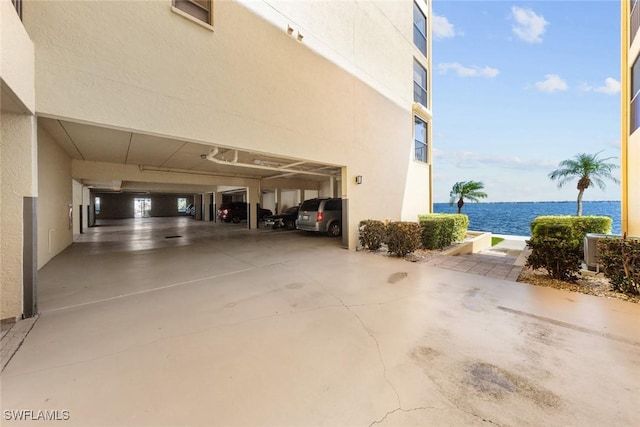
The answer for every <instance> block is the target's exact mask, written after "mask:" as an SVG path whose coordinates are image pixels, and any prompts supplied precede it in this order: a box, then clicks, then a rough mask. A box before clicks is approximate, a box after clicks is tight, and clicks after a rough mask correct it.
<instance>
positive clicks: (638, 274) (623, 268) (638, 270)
mask: <svg viewBox="0 0 640 427" xmlns="http://www.w3.org/2000/svg"><path fill="white" fill-rule="evenodd" d="M598 252H599V258H600V263H601V264H602V272H603V273H604V276H605V277H606V278H607V279H609V280H610V281H611V285H612V286H613V289H614V290H616V291H618V292H624V293H629V294H636V295H638V294H640V240H638V239H622V238H612V239H600V240H599V241H598Z"/></svg>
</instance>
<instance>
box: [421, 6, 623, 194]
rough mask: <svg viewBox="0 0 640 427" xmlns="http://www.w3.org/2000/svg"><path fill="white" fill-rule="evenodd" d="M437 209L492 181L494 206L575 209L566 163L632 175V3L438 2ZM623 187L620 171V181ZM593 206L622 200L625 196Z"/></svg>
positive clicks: (615, 188)
mask: <svg viewBox="0 0 640 427" xmlns="http://www.w3.org/2000/svg"><path fill="white" fill-rule="evenodd" d="M432 13H433V16H432V30H433V40H432V48H433V52H432V54H433V58H432V61H433V77H432V78H433V81H432V112H433V138H432V139H433V141H432V144H433V165H434V166H433V170H434V172H433V173H434V201H435V202H448V201H449V192H450V190H451V187H452V186H453V184H454V183H455V182H456V181H468V180H474V181H482V182H483V183H484V186H485V192H486V193H487V194H488V198H487V199H485V201H487V202H505V201H507V202H509V201H561V200H575V199H576V197H577V195H578V191H577V189H576V185H577V180H576V181H572V182H570V183H568V184H566V185H565V186H564V187H563V188H562V189H558V187H557V184H556V183H555V182H554V181H551V180H550V179H549V178H548V174H549V172H551V171H552V170H554V169H556V168H557V167H558V163H559V162H560V161H562V160H565V159H569V158H572V157H573V156H575V155H576V154H578V153H597V152H600V151H601V152H602V153H601V157H615V158H614V159H611V162H612V163H616V164H618V165H619V164H620V159H619V158H620V2H619V1H618V0H607V1H584V0H582V1H576V0H572V1H568V0H567V1H529V2H517V1H504V0H495V1H482V0H476V1H456V0H434V1H433V11H432ZM615 176H616V177H617V178H619V176H620V170H619V169H616V170H615ZM584 200H620V185H619V184H616V183H613V182H611V181H607V189H606V190H605V191H603V190H600V189H599V188H598V187H595V186H592V187H590V188H589V189H587V190H586V191H585V195H584Z"/></svg>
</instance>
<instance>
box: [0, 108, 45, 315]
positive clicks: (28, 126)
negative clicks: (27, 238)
mask: <svg viewBox="0 0 640 427" xmlns="http://www.w3.org/2000/svg"><path fill="white" fill-rule="evenodd" d="M0 130H1V135H0V141H1V143H0V153H2V154H1V156H0V158H1V162H2V167H1V168H0V169H1V171H0V175H1V176H2V180H1V182H0V186H1V190H2V191H1V193H0V194H1V201H0V205H1V210H0V212H2V214H1V215H0V236H1V241H0V244H1V246H2V248H1V249H2V250H1V253H2V273H0V274H1V275H0V278H1V283H0V289H1V292H2V295H1V297H2V298H1V300H2V302H1V306H0V318H1V319H7V318H12V317H16V316H19V315H20V314H21V313H22V277H23V275H22V268H23V262H22V260H23V235H24V231H23V230H24V224H23V200H24V197H36V196H37V188H36V185H37V158H36V152H37V147H36V131H35V118H34V117H33V116H29V115H23V114H12V113H6V112H3V113H2V117H1V118H0Z"/></svg>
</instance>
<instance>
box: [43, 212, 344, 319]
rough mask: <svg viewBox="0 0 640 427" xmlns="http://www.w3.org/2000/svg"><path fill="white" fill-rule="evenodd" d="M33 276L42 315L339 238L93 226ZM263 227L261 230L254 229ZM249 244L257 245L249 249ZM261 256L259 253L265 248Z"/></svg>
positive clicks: (163, 222) (174, 225)
mask: <svg viewBox="0 0 640 427" xmlns="http://www.w3.org/2000/svg"><path fill="white" fill-rule="evenodd" d="M97 225H98V226H97V227H92V228H90V229H89V230H88V231H87V233H85V234H83V235H81V237H80V238H79V240H78V241H77V242H75V243H74V244H73V245H72V246H70V247H69V248H67V249H66V250H65V251H64V252H62V253H61V254H59V255H58V256H57V257H56V258H55V260H53V261H51V262H50V263H49V264H47V265H46V266H44V268H42V269H41V270H40V272H39V276H38V305H39V309H40V311H42V312H46V311H50V310H58V309H60V308H64V307H70V306H75V305H82V304H87V303H92V302H95V301H100V300H105V299H109V298H121V297H123V296H126V295H130V294H134V293H140V292H146V291H148V290H152V289H158V288H163V287H167V286H169V287H170V286H176V285H179V284H182V283H187V282H191V281H197V280H201V279H203V278H206V277H214V276H218V275H225V274H232V273H234V272H237V271H241V270H244V269H247V268H251V267H256V266H261V265H269V264H274V263H278V262H280V261H282V260H283V259H287V257H288V256H289V255H290V254H291V253H292V252H295V251H298V250H302V251H304V250H309V248H321V247H325V246H340V243H341V242H340V240H339V239H330V238H327V237H325V236H314V235H307V234H306V233H303V232H299V231H285V230H272V229H270V228H264V227H263V228H259V229H252V230H248V229H247V228H246V226H245V225H244V224H242V223H240V224H234V223H226V222H217V223H213V222H203V221H196V220H193V219H191V218H189V217H172V218H138V219H125V220H100V221H99V222H98V224H97ZM261 225H262V224H261ZM256 244H260V245H261V246H262V247H261V249H260V250H259V251H258V250H256V248H255V246H256ZM265 245H266V246H267V247H268V250H267V251H265V250H264V246H265Z"/></svg>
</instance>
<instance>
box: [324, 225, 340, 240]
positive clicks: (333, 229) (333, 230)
mask: <svg viewBox="0 0 640 427" xmlns="http://www.w3.org/2000/svg"><path fill="white" fill-rule="evenodd" d="M327 234H328V235H329V237H338V236H339V235H340V234H342V226H341V225H340V223H339V222H332V223H331V224H329V228H328V229H327Z"/></svg>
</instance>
